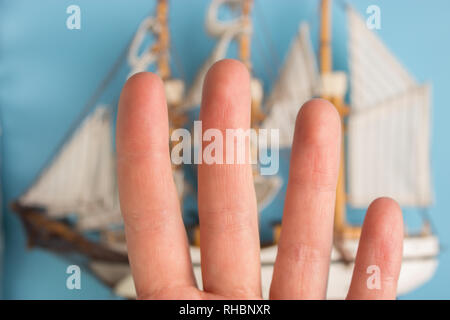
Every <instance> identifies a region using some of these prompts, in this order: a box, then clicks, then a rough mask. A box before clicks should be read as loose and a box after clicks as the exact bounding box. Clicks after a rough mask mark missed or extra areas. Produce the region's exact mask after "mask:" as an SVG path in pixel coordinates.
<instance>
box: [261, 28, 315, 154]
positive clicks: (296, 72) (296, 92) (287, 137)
mask: <svg viewBox="0 0 450 320" xmlns="http://www.w3.org/2000/svg"><path fill="white" fill-rule="evenodd" d="M318 89H319V73H318V69H317V63H316V59H315V56H314V51H313V49H312V45H311V40H310V35H309V27H308V24H306V23H304V24H302V25H301V26H300V28H299V32H298V35H297V36H296V37H295V39H294V40H293V43H292V44H291V48H290V50H289V53H288V56H287V59H286V61H285V63H284V65H283V68H282V70H281V74H280V77H279V79H278V81H277V82H276V84H275V86H274V88H273V90H272V92H271V94H270V96H269V99H268V102H267V106H268V108H269V110H270V114H269V116H268V117H267V118H266V120H264V123H263V124H262V128H265V129H279V130H280V147H282V148H290V147H291V145H292V138H293V133H294V128H295V119H296V117H297V113H298V111H299V109H300V107H301V106H302V104H303V103H304V102H306V101H307V100H309V99H311V98H312V97H313V96H314V95H315V94H316V93H317V91H318Z"/></svg>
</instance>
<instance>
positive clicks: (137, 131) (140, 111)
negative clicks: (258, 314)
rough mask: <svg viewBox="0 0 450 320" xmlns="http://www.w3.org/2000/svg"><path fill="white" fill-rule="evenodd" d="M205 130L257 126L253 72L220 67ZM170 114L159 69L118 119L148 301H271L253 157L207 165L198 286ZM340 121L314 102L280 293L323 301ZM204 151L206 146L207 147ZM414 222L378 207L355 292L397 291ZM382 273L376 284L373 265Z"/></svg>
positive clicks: (135, 86)
mask: <svg viewBox="0 0 450 320" xmlns="http://www.w3.org/2000/svg"><path fill="white" fill-rule="evenodd" d="M200 120H202V122H203V130H206V129H207V128H216V129H219V130H222V131H223V130H225V129H227V128H230V129H233V128H242V129H247V128H249V126H250V76H249V73H248V71H247V68H246V67H245V66H244V65H243V64H242V63H240V62H238V61H235V60H222V61H219V62H217V63H216V64H214V65H213V66H212V67H211V69H210V70H209V72H208V74H207V76H206V78H205V83H204V87H203V98H202V104H201V112H200ZM168 134H169V127H168V112H167V106H166V100H165V96H164V87H163V83H162V81H161V80H160V79H159V78H158V76H156V75H154V74H152V73H139V74H137V75H134V76H133V77H131V78H130V79H129V80H128V81H127V83H126V84H125V86H124V88H123V90H122V95H121V97H120V102H119V111H118V119H117V139H116V141H117V170H118V180H119V193H120V204H121V209H122V213H123V218H124V222H125V232H126V239H127V246H128V255H129V260H130V265H131V269H132V273H133V278H134V282H135V286H136V291H137V296H138V298H139V299H260V298H261V281H260V261H259V252H260V244H259V233H258V217H257V205H256V198H255V191H254V186H253V176H252V169H251V166H250V165H249V164H234V165H232V164H201V165H199V166H198V204H199V218H200V239H201V241H200V243H201V248H200V249H201V257H202V259H201V263H202V266H201V267H202V277H203V279H202V280H203V288H204V289H203V291H201V290H199V289H198V288H197V286H196V284H195V279H194V275H193V270H192V265H191V258H190V255H189V244H188V240H187V236H186V232H185V229H184V225H183V221H182V216H181V212H180V205H179V200H178V196H177V192H176V188H175V184H174V180H173V176H172V172H171V161H170V153H169V143H168V141H169V136H168ZM340 141H341V121H340V118H339V115H338V113H337V111H336V109H335V108H334V107H333V105H332V104H331V103H329V102H327V101H325V100H320V99H314V100H311V101H309V102H307V103H305V105H304V106H303V107H302V108H301V110H300V112H299V114H298V116H297V120H296V128H295V132H294V142H293V146H292V153H291V162H290V175H289V181H288V187H287V192H286V198H285V207H284V212H283V221H282V231H281V236H280V241H279V247H278V255H277V258H276V262H275V266H274V275H273V279H272V285H271V289H270V298H271V299H324V298H325V297H326V287H327V281H328V271H329V265H330V253H331V248H332V242H333V218H334V204H335V194H336V185H337V177H338V168H339V159H340V156H339V154H340V145H341V143H340ZM203 147H205V146H203ZM402 242H403V219H402V213H401V209H400V208H399V206H398V205H397V203H396V202H395V201H394V200H392V199H389V198H380V199H377V200H375V201H374V202H373V203H372V204H371V206H370V207H369V209H368V211H367V215H366V218H365V221H364V224H363V231H362V235H361V239H360V243H359V249H358V253H357V258H356V263H355V268H354V272H353V278H352V282H351V286H350V289H349V292H348V295H347V298H348V299H395V297H396V290H397V281H398V276H399V272H400V266H401V258H402ZM371 265H376V266H378V267H379V269H380V271H381V274H380V276H381V288H380V289H369V288H368V286H367V279H368V277H369V276H370V274H367V272H366V271H367V268H368V267H369V266H371Z"/></svg>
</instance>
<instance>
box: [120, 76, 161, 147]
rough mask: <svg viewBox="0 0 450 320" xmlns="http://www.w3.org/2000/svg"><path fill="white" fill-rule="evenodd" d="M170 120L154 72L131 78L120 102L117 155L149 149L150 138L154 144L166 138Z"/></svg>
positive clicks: (123, 90) (159, 79)
mask: <svg viewBox="0 0 450 320" xmlns="http://www.w3.org/2000/svg"><path fill="white" fill-rule="evenodd" d="M167 118H168V116H167V106H166V100H165V93H164V84H163V82H162V80H161V78H160V77H159V76H158V75H156V74H154V73H151V72H140V73H137V74H135V75H133V76H132V77H130V78H129V79H128V80H127V81H126V83H125V85H124V87H123V89H122V92H121V95H120V99H119V108H118V113H117V130H116V138H117V139H116V143H117V150H118V153H120V154H121V153H122V152H126V153H141V152H144V151H145V150H147V149H148V145H149V139H152V141H154V140H155V139H160V138H161V137H163V136H165V135H167V132H168V124H167ZM166 128H167V130H166ZM153 138H155V139H153ZM162 141H164V140H162Z"/></svg>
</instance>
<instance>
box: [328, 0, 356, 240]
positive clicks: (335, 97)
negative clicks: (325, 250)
mask: <svg viewBox="0 0 450 320" xmlns="http://www.w3.org/2000/svg"><path fill="white" fill-rule="evenodd" d="M320 10H321V24H320V52H319V57H320V73H321V76H322V78H324V77H329V78H330V80H335V79H333V77H332V75H333V74H332V73H333V58H332V47H331V0H322V1H321V5H320ZM328 82H329V83H331V85H333V81H331V82H330V81H328ZM326 91H328V92H330V91H331V92H333V91H334V90H326ZM344 95H345V93H342V94H328V93H325V94H322V98H323V99H327V100H329V101H330V102H332V103H333V104H334V106H335V107H336V109H337V111H338V112H339V115H340V117H341V124H342V128H343V130H342V145H341V155H340V157H341V160H340V165H339V177H338V183H337V188H336V206H335V217H334V230H335V232H336V234H337V236H338V237H340V238H343V237H344V238H355V237H359V235H360V228H358V227H351V226H350V225H349V224H348V223H347V221H346V202H347V199H346V192H345V139H344V118H345V116H346V115H347V114H348V111H349V109H348V107H347V106H346V105H345V102H344Z"/></svg>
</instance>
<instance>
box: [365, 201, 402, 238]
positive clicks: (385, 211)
mask: <svg viewBox="0 0 450 320" xmlns="http://www.w3.org/2000/svg"><path fill="white" fill-rule="evenodd" d="M363 232H364V233H369V235H370V237H371V238H372V237H379V238H385V237H388V238H389V239H392V238H393V237H396V238H403V214H402V209H401V208H400V206H399V204H398V203H397V201H395V200H394V199H391V198H389V197H381V198H378V199H376V200H374V201H373V202H372V203H371V204H370V206H369V208H368V209H367V214H366V218H365V219H364V226H363Z"/></svg>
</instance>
